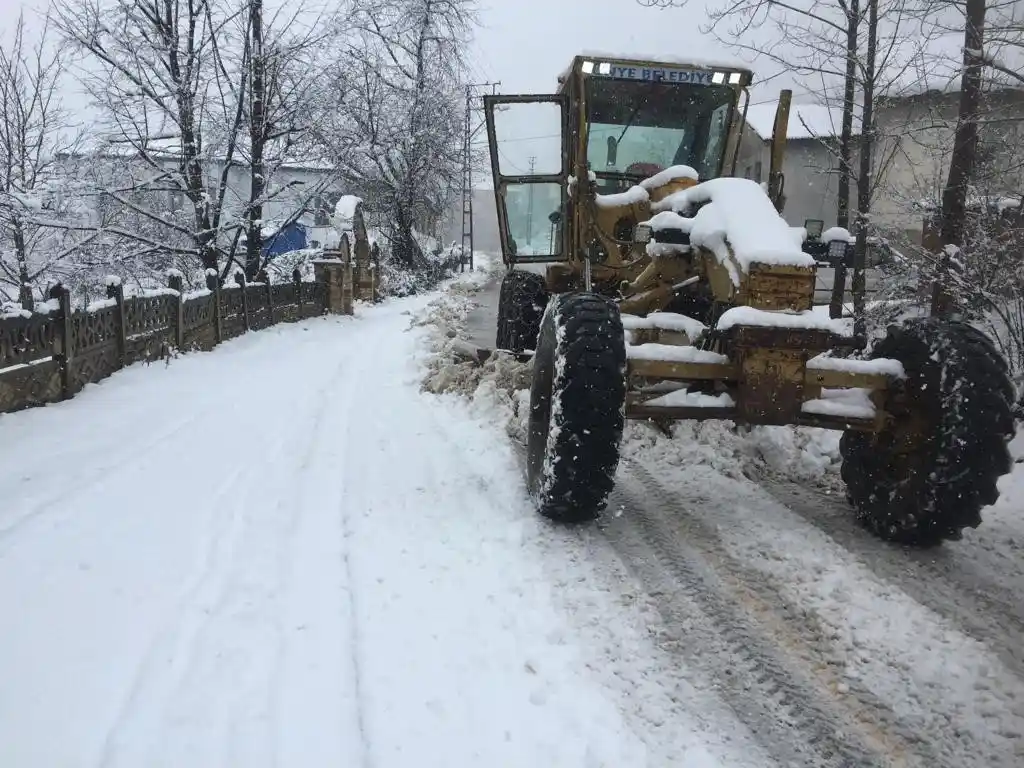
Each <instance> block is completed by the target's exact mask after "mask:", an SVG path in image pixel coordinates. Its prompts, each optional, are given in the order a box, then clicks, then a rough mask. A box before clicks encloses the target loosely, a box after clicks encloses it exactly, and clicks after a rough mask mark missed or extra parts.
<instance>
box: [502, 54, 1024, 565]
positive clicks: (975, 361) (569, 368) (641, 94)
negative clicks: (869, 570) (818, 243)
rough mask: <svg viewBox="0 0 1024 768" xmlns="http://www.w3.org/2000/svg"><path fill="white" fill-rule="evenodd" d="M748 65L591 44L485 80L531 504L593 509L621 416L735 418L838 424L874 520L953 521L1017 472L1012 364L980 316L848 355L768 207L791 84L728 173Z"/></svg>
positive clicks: (506, 325)
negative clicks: (748, 155)
mask: <svg viewBox="0 0 1024 768" xmlns="http://www.w3.org/2000/svg"><path fill="white" fill-rule="evenodd" d="M751 80H752V73H751V72H750V71H749V70H748V69H745V68H743V67H733V66H724V65H723V66H719V65H715V64H696V63H692V62H675V63H669V62H658V61H650V60H645V59H642V58H629V57H620V56H608V55H601V54H593V55H588V54H584V55H579V56H576V57H575V58H574V59H573V61H572V63H571V65H570V66H569V68H568V69H567V70H566V71H565V73H564V74H563V75H562V76H561V77H560V78H559V89H558V92H557V93H553V94H544V95H492V96H486V97H485V115H486V123H487V132H488V139H489V144H490V156H491V169H492V173H493V178H494V189H495V197H496V203H497V211H498V225H499V232H500V236H501V242H502V252H503V258H504V261H505V264H506V266H507V272H506V274H505V276H504V279H503V281H502V286H501V294H500V304H499V311H498V315H499V316H498V329H497V346H498V348H499V349H505V350H509V351H512V352H517V353H523V352H525V351H527V350H534V353H533V361H534V362H533V364H534V370H533V380H532V386H531V394H530V414H529V438H528V446H527V483H528V487H529V490H530V492H531V494H532V496H533V498H534V499H535V502H536V505H537V508H538V510H539V512H540V513H541V514H543V515H545V516H547V517H549V518H552V519H555V520H559V521H563V522H583V521H587V520H591V519H593V518H595V517H596V516H597V515H598V514H599V513H600V511H601V510H602V509H603V508H604V506H605V504H606V502H607V497H608V495H609V493H610V492H611V490H612V487H613V484H614V476H615V471H616V467H617V465H618V453H619V443H620V441H621V437H622V431H623V425H624V419H644V420H650V421H653V422H655V423H658V424H662V425H664V424H665V423H667V422H671V421H672V420H677V419H728V420H731V421H733V422H735V423H737V424H743V425H804V426H809V427H825V428H831V429H838V430H843V433H844V434H843V437H842V440H841V453H842V461H843V464H842V476H843V478H844V480H845V482H846V484H847V497H848V499H849V501H850V503H851V504H852V505H853V507H854V509H855V512H856V515H857V517H858V519H859V520H861V521H862V523H863V524H864V525H865V526H866V527H867V528H869V529H870V530H871V531H873V532H874V533H875V534H877V535H878V536H880V537H882V538H884V539H888V540H892V541H897V542H901V543H906V544H915V545H932V544H937V543H940V542H941V541H943V540H945V539H956V538H959V537H960V535H961V531H962V530H963V529H964V528H965V527H968V526H970V527H973V526H976V525H978V524H979V523H980V511H981V509H982V508H983V507H984V506H986V505H988V504H991V503H993V502H994V501H995V500H996V498H997V496H998V490H997V487H996V481H997V479H998V478H999V477H1000V476H1001V475H1003V474H1005V473H1006V472H1007V471H1009V467H1010V458H1009V453H1008V449H1007V443H1008V440H1009V438H1010V436H1011V433H1012V431H1013V426H1014V422H1013V417H1012V412H1011V407H1012V403H1013V400H1014V387H1013V385H1012V383H1011V381H1010V379H1009V375H1008V370H1007V365H1006V362H1005V360H1004V359H1003V357H1002V356H1001V355H1000V353H999V352H998V351H997V349H996V348H995V346H994V345H993V344H992V342H991V341H990V340H989V339H988V338H987V337H986V336H985V335H984V334H982V333H981V332H979V331H977V330H976V329H974V328H973V327H972V326H970V325H968V324H966V323H963V322H959V321H955V320H946V319H941V318H934V317H921V318H915V319H911V320H907V321H905V322H903V323H902V324H901V325H898V326H893V327H891V328H889V329H888V335H887V336H886V337H885V338H884V339H882V340H880V341H879V342H878V343H876V344H874V346H873V349H872V350H871V354H870V357H869V358H868V359H855V358H851V357H850V356H849V355H844V354H842V350H846V351H847V352H848V351H849V350H851V349H852V348H856V349H863V348H865V347H866V339H865V338H864V336H863V333H861V334H860V335H858V334H855V333H853V332H852V326H851V324H850V321H849V319H847V318H838V319H834V318H831V317H830V316H829V313H828V308H827V307H815V306H813V297H814V287H815V278H816V270H817V267H818V264H817V262H816V261H815V259H814V258H813V257H812V256H810V255H808V253H806V252H805V251H804V247H803V245H804V238H805V236H806V233H805V232H804V231H803V230H800V229H796V228H792V227H790V226H788V225H787V224H786V222H785V221H784V220H783V218H782V216H781V215H780V211H781V210H782V207H783V203H784V183H783V182H784V179H783V176H782V172H781V169H782V156H783V151H784V147H785V139H786V128H787V125H788V110H789V94H788V92H783V97H782V98H780V102H779V103H780V108H779V111H778V113H777V115H776V120H775V134H774V136H773V139H772V142H771V147H770V171H769V175H768V179H767V183H766V184H764V185H762V184H761V183H760V180H759V179H757V180H752V179H744V178H735V177H734V175H733V174H734V170H735V166H736V161H737V156H738V155H739V154H740V151H741V147H742V146H743V144H742V142H743V126H744V115H743V114H742V113H741V111H740V105H741V103H742V104H744V105H745V104H746V103H747V101H748V99H749V96H748V95H747V88H748V86H749V85H750V83H751ZM756 151H758V152H760V151H761V146H760V144H759V143H758V144H757V149H756ZM840 246H841V247H843V248H845V247H846V244H845V243H842V242H840ZM539 264H543V265H546V269H545V270H544V274H539V273H538V272H537V270H536V269H533V265H539ZM859 284H860V285H863V281H859ZM854 285H855V286H857V285H858V281H857V280H856V279H855V280H854ZM858 298H859V300H860V301H859V303H862V297H858ZM837 353H838V354H837Z"/></svg>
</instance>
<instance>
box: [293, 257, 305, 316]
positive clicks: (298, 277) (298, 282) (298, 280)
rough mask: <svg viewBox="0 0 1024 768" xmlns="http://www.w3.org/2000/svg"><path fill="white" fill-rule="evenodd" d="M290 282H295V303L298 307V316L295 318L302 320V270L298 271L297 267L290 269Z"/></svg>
mask: <svg viewBox="0 0 1024 768" xmlns="http://www.w3.org/2000/svg"><path fill="white" fill-rule="evenodd" d="M292 282H293V283H295V296H296V300H295V303H296V304H298V307H299V316H298V317H297V318H296V319H297V320H302V319H303V317H302V272H300V271H299V268H298V267H296V268H295V269H293V270H292Z"/></svg>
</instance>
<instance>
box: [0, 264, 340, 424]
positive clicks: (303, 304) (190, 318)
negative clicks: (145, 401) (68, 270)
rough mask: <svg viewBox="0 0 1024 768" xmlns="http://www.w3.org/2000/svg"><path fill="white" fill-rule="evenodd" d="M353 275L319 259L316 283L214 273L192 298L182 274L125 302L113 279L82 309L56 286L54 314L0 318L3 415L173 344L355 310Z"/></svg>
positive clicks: (212, 341) (190, 346)
mask: <svg viewBox="0 0 1024 768" xmlns="http://www.w3.org/2000/svg"><path fill="white" fill-rule="evenodd" d="M351 275H352V272H351V268H350V267H349V266H348V265H345V264H343V263H341V262H319V263H318V265H317V280H316V281H315V282H303V281H301V280H300V279H299V276H298V274H296V275H295V276H294V279H293V280H292V281H290V282H287V283H280V284H270V283H251V284H246V283H245V281H244V280H243V279H241V275H239V276H237V277H236V283H237V285H235V286H232V287H221V286H220V285H219V284H218V281H217V280H216V279H214V280H211V284H212V285H211V288H210V290H207V291H203V292H197V293H195V294H191V295H186V294H183V292H182V284H181V278H180V277H170V278H169V279H168V283H169V286H168V288H167V289H166V290H163V291H158V292H149V293H148V294H147V295H145V296H139V297H131V298H125V295H124V289H123V288H122V287H121V286H120V285H111V286H110V287H109V288H108V296H109V297H110V298H109V299H108V301H107V302H104V303H103V304H101V305H100V306H98V307H95V308H91V309H87V310H77V311H72V309H71V299H70V295H69V293H68V291H67V290H65V289H57V290H55V291H54V294H53V296H52V298H53V300H54V301H55V302H56V303H57V305H58V306H57V309H56V310H54V311H51V312H49V313H46V314H43V313H27V312H26V313H22V314H20V315H18V314H16V315H12V316H5V317H3V318H0V413H6V412H10V411H16V410H20V409H22V408H28V407H31V406H37V405H45V404H47V403H52V402H56V401H58V400H64V399H67V398H70V397H74V396H75V395H76V394H77V393H78V392H80V391H81V390H82V388H83V387H85V385H86V384H89V383H90V382H97V381H100V380H102V379H104V378H106V377H107V376H110V375H111V374H112V373H114V372H115V371H117V370H119V369H121V368H123V367H125V366H126V365H131V364H132V363H136V362H139V361H149V360H154V359H157V358H160V357H163V356H166V355H167V354H168V353H169V351H170V350H171V349H180V350H195V349H200V350H208V349H212V348H213V347H215V346H216V345H217V344H219V343H220V342H222V341H225V340H227V339H231V338H234V337H236V336H240V335H241V334H243V333H245V332H246V331H256V330H260V329H262V328H267V327H269V326H271V325H274V324H275V323H280V322H294V321H296V320H302V319H305V318H309V317H314V316H316V315H322V314H325V313H326V312H341V313H344V312H349V313H350V312H351V298H350V297H351V295H352V294H351V282H352V277H351ZM346 278H347V279H346ZM342 289H344V290H342ZM342 293H343V294H345V298H346V299H347V306H344V305H343V304H342V299H341V295H342ZM51 303H52V302H51Z"/></svg>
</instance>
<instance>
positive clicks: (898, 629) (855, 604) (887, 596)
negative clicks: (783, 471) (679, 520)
mask: <svg viewBox="0 0 1024 768" xmlns="http://www.w3.org/2000/svg"><path fill="white" fill-rule="evenodd" d="M680 480H682V487H681V489H680V490H679V491H669V490H668V489H665V494H666V497H667V498H669V499H674V500H675V503H676V504H680V503H681V504H682V506H683V510H682V512H683V514H684V516H685V515H690V514H692V515H693V516H694V517H698V516H700V510H698V509H695V508H694V505H696V504H701V503H703V504H706V505H707V507H708V508H709V510H712V511H711V512H710V513H709V514H714V515H716V519H717V521H718V527H717V530H718V539H719V540H720V542H721V545H722V548H723V551H724V552H725V553H726V556H727V557H729V558H731V559H732V560H733V562H734V565H733V566H731V568H732V569H733V570H736V571H737V572H742V571H743V568H744V567H746V569H747V572H748V573H749V572H750V571H753V572H754V573H755V575H753V576H752V577H750V579H752V580H751V581H750V583H751V584H753V585H755V587H756V586H757V585H760V584H762V583H766V584H769V585H772V586H771V588H769V587H765V589H766V590H767V594H769V595H771V594H772V593H777V596H776V602H777V603H778V604H780V605H789V606H791V609H795V610H798V611H801V612H803V614H805V615H808V616H811V617H813V618H814V620H815V621H816V622H818V623H819V624H820V625H821V626H822V627H823V634H824V635H825V637H826V639H827V640H828V645H829V646H830V647H831V649H832V653H833V654H835V655H836V657H837V658H838V660H839V662H840V663H841V664H843V665H845V670H844V673H843V674H844V677H845V679H846V684H847V685H849V687H850V691H851V692H852V693H853V694H855V695H858V696H859V697H860V698H862V699H863V695H862V694H861V692H862V691H863V692H867V693H869V694H870V696H872V697H874V699H876V700H878V701H881V702H884V703H885V705H886V707H887V708H888V709H889V710H891V711H893V712H896V713H897V714H898V716H899V718H900V719H901V720H902V722H903V723H904V724H906V727H907V728H912V729H913V730H912V732H910V733H908V737H910V738H918V739H919V740H920V742H921V743H922V744H927V745H928V748H930V750H931V751H932V753H934V754H938V755H939V756H940V758H941V759H942V760H944V761H946V763H947V764H950V765H953V766H956V767H957V768H961V767H966V766H978V767H979V768H994V766H1006V767H1007V768H1009V767H1011V766H1016V765H1018V764H1019V762H1020V757H1021V746H1024V741H1022V740H1021V727H1022V725H1024V718H1022V711H1021V704H1020V702H1021V701H1022V700H1024V695H1022V694H1024V687H1022V681H1021V680H1019V679H1017V678H1015V676H1014V675H1013V673H1012V672H1011V671H1009V670H1008V669H1006V668H1005V667H1004V666H1003V665H1001V664H1000V663H999V661H998V659H997V658H995V656H994V654H991V653H990V652H989V651H988V650H987V649H986V648H985V647H984V646H982V645H980V644H978V643H977V641H974V640H972V639H970V638H967V637H965V636H963V635H962V634H961V633H959V632H957V631H955V630H952V629H950V628H948V627H947V626H946V623H945V622H944V621H943V620H942V619H941V618H939V617H937V616H935V615H934V614H932V613H931V612H930V611H929V610H928V609H926V608H924V607H922V606H921V605H920V604H919V603H917V602H915V601H913V600H912V599H911V598H909V597H907V596H906V595H905V594H903V593H902V592H901V591H899V590H898V589H895V588H893V587H892V586H890V585H887V584H884V583H879V582H878V580H877V579H876V578H875V577H874V576H873V574H871V573H870V571H869V570H867V569H866V568H865V567H864V566H863V565H861V564H860V562H859V561H857V559H856V558H855V557H850V556H849V553H848V552H846V551H845V550H842V549H841V548H840V547H838V546H836V545H835V544H834V543H833V542H831V541H830V540H829V539H828V537H827V536H826V535H825V534H823V533H822V532H820V531H818V530H817V529H816V528H814V527H813V526H809V525H808V524H807V523H806V522H805V521H804V520H803V519H802V518H800V516H799V515H797V514H796V513H795V512H793V511H791V510H789V509H787V508H785V507H784V506H781V505H779V504H778V503H777V502H775V501H774V500H772V499H771V497H770V496H768V495H767V494H766V492H764V491H763V490H761V489H760V488H759V487H758V486H756V485H752V484H750V483H748V482H747V481H744V480H730V479H728V478H726V477H724V476H722V475H720V474H718V473H717V472H715V471H713V470H708V469H707V468H698V470H697V474H696V475H694V476H688V477H685V478H683V477H681V478H680ZM721 499H730V501H731V503H730V504H727V505H723V504H722V502H721ZM808 626H809V625H808ZM865 701H866V700H865Z"/></svg>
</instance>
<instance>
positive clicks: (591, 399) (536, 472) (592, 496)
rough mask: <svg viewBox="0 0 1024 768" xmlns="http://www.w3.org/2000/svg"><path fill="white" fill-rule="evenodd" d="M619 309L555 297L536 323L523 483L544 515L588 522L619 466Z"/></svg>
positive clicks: (594, 298) (590, 297)
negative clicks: (535, 348) (540, 320)
mask: <svg viewBox="0 0 1024 768" xmlns="http://www.w3.org/2000/svg"><path fill="white" fill-rule="evenodd" d="M625 373H626V347H625V341H624V334H623V330H622V318H621V317H620V316H619V309H618V307H617V306H615V304H613V303H611V302H610V301H608V300H607V299H605V298H604V297H603V296H599V295H597V294H594V293H570V294H561V295H558V296H555V297H554V298H553V299H552V300H551V301H550V302H549V304H548V307H547V311H546V312H545V313H544V316H543V318H542V323H541V329H540V336H539V338H538V340H537V353H536V355H534V369H533V384H532V386H531V389H530V417H529V437H528V444H527V470H526V474H527V485H528V487H529V490H530V494H531V496H532V497H533V498H534V500H535V503H536V505H537V510H538V511H539V512H540V514H542V515H544V516H545V517H548V518H551V519H552V520H557V521H559V522H565V523H581V522H585V521H587V520H593V519H594V518H596V517H597V516H598V514H599V513H600V511H601V510H602V509H604V506H605V504H606V503H607V499H608V494H609V493H610V492H611V490H612V486H613V485H614V483H615V470H616V468H617V467H618V463H619V443H620V442H621V440H622V427H623V422H624V406H625V399H626V380H625Z"/></svg>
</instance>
